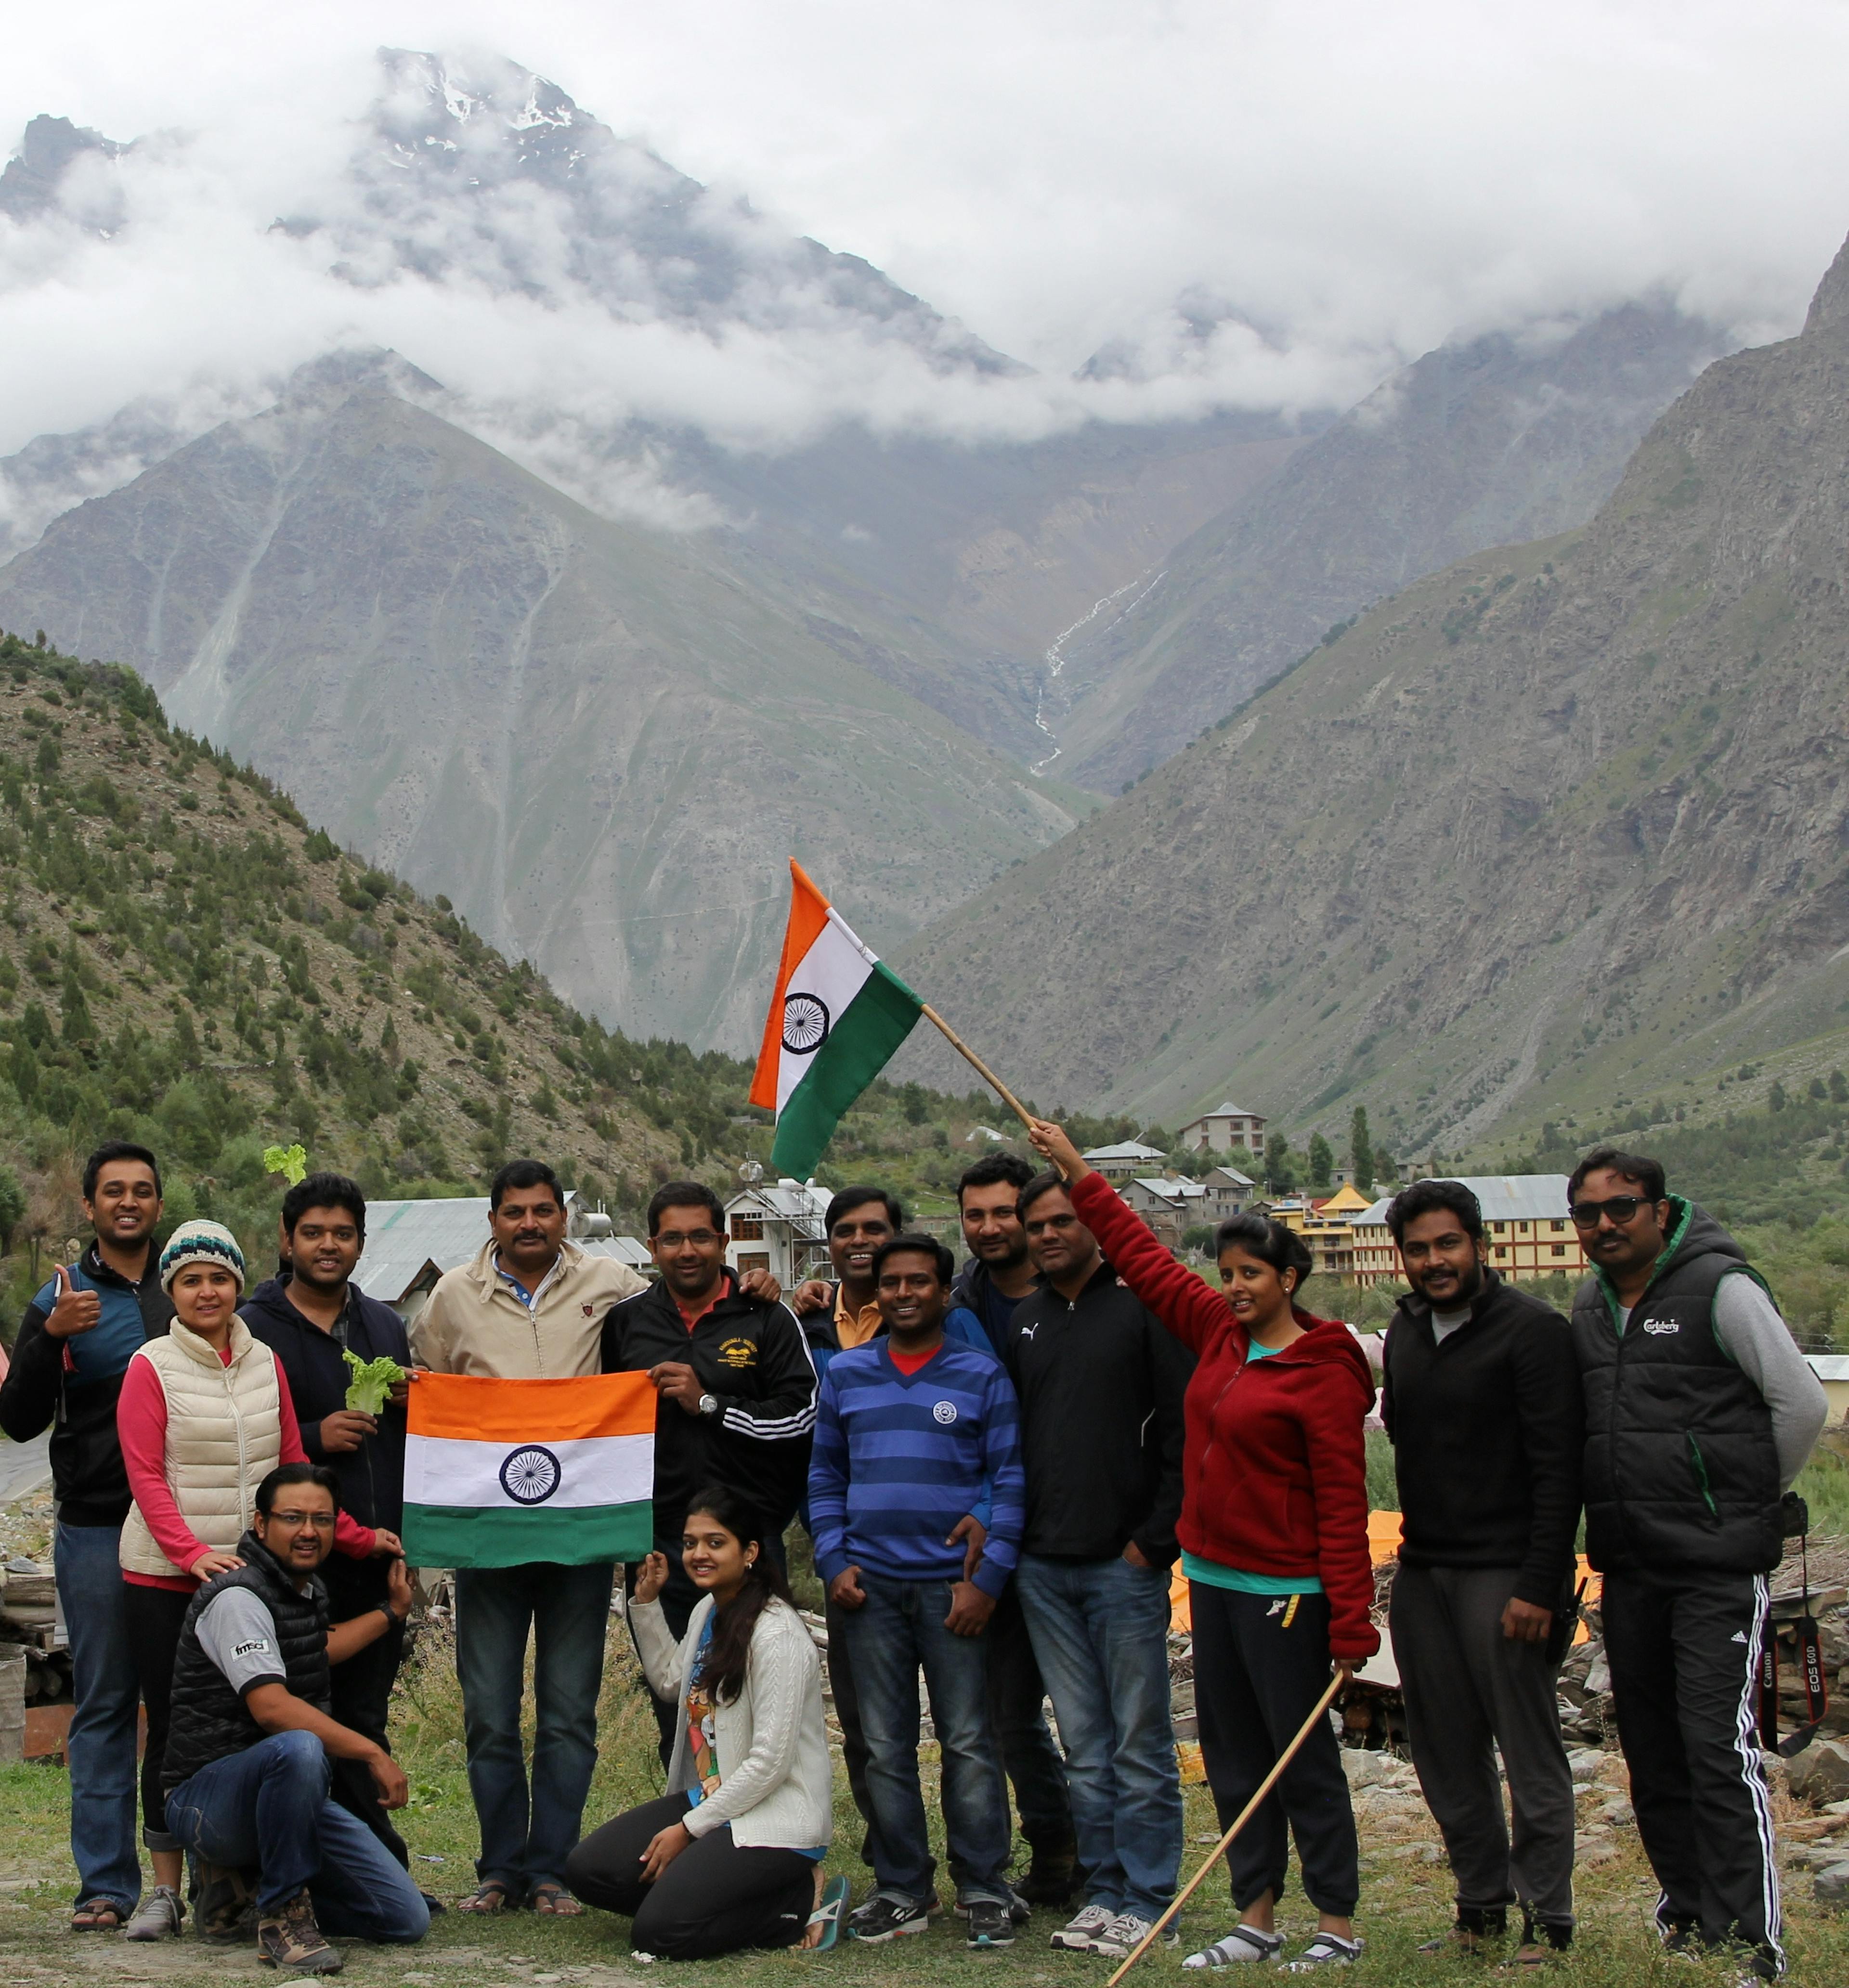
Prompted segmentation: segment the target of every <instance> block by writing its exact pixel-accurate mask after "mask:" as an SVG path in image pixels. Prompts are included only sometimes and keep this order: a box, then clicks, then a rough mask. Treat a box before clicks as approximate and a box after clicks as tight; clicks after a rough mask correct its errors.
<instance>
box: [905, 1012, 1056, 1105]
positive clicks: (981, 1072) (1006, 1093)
mask: <svg viewBox="0 0 1849 1988" xmlns="http://www.w3.org/2000/svg"><path fill="white" fill-rule="evenodd" d="M924 1018H925V1019H926V1020H927V1021H929V1022H935V1023H936V1024H937V1025H938V1027H939V1028H940V1029H942V1030H943V1032H944V1036H945V1040H946V1041H947V1042H948V1043H949V1044H950V1046H951V1047H952V1049H953V1050H955V1051H956V1052H957V1053H958V1055H959V1056H961V1057H967V1058H968V1060H969V1061H970V1063H972V1064H973V1065H974V1066H975V1072H976V1074H977V1075H978V1076H979V1077H981V1078H982V1081H983V1082H984V1083H985V1084H987V1085H988V1086H989V1088H990V1089H991V1090H993V1091H995V1092H997V1093H998V1094H999V1096H1000V1097H1001V1100H1002V1103H1003V1104H1006V1106H1007V1107H1008V1108H1009V1111H1012V1113H1013V1114H1014V1115H1015V1116H1016V1117H1017V1118H1018V1119H1019V1120H1020V1121H1021V1123H1022V1124H1023V1125H1032V1124H1033V1119H1032V1118H1030V1117H1029V1116H1028V1114H1027V1112H1026V1109H1025V1107H1023V1104H1022V1103H1021V1100H1019V1098H1018V1097H1016V1095H1015V1094H1014V1093H1013V1092H1012V1090H1009V1087H1007V1085H1006V1084H1004V1083H1003V1082H1002V1080H1001V1079H1000V1078H999V1077H997V1076H996V1075H995V1072H994V1071H993V1070H991V1069H990V1068H989V1066H988V1064H987V1063H985V1062H984V1061H983V1060H982V1058H981V1057H979V1056H978V1055H977V1054H976V1053H975V1050H972V1048H971V1047H970V1046H969V1045H968V1043H966V1042H965V1041H964V1040H963V1038H962V1036H959V1035H958V1033H957V1032H956V1030H955V1029H953V1028H952V1026H950V1024H949V1023H948V1022H947V1021H945V1019H944V1017H943V1016H941V1015H940V1014H939V1013H938V1011H937V1009H935V1008H934V1007H932V1006H931V1003H930V1002H925V1003H924Z"/></svg>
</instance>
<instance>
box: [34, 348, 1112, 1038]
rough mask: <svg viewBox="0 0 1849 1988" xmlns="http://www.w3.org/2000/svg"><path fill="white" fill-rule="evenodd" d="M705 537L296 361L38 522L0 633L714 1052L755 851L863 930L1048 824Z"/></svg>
mask: <svg viewBox="0 0 1849 1988" xmlns="http://www.w3.org/2000/svg"><path fill="white" fill-rule="evenodd" d="M725 553H726V547H725V544H724V543H723V542H719V541H715V539H712V537H710V536H690V535H687V534H674V533H668V532H659V531H649V530H646V529H643V528H641V527H639V526H633V525H630V526H624V525H620V524H617V523H613V522H610V521H609V520H607V519H601V518H599V517H597V516H594V515H593V514H592V513H591V512H589V511H587V510H586V509H584V508H583V506H581V505H577V504H576V503H573V502H572V501H571V500H570V499H568V498H566V497H565V496H563V495H561V494H560V493H559V492H557V491H556V490H554V489H551V488H550V487H549V486H548V485H546V484H543V483H542V482H539V480H538V479H537V478H534V477H532V476H531V475H529V474H528V473H527V472H525V471H524V470H522V469H520V468H518V467H517V466H516V465H514V464H513V463H512V462H509V461H508V460H507V458H505V457H503V456H500V455H497V454H496V453H495V451H492V450H491V449H489V448H487V447H486V446H485V445H484V444H482V443H481V442H479V441H476V440H475V439H474V438H472V437H471V436H469V435H467V434H464V433H463V432H462V431H461V430H459V429H457V428H453V427H451V426H450V425H449V424H447V423H446V422H445V421H442V420H441V418H438V416H436V415H434V414H431V413H428V412H427V411H424V409H422V408H420V407H416V406H414V405H413V404H411V403H410V402H409V401H406V400H404V399H403V398H401V397H400V396H399V395H398V394H395V393H394V392H393V391H390V387H388V386H387V385H386V384H382V383H381V382H380V381H379V380H376V379H369V378H366V377H362V378H360V380H357V381H355V380H350V379H347V378H343V377H339V376H338V374H334V375H333V376H332V377H330V375H328V374H326V373H323V374H321V375H320V376H319V377H309V378H305V379H304V380H302V381H301V382H299V385H298V391H296V393H295V394H293V395H292V397H290V398H289V399H288V400H287V401H285V402H284V403H283V404H281V405H280V406H279V407H276V408H275V409H273V410H272V411H270V412H269V413H268V414H264V415H262V416H259V417H255V418H252V419H248V420H245V421H235V422H232V423H228V424H225V425H223V426H221V428H217V429H215V430H214V431H212V432H211V434H208V435H206V436H205V437H203V438H201V439H200V440H199V441H195V442H193V443H191V444H189V445H187V446H186V447H185V448H182V449H181V450H180V451H177V453H176V454H174V455H172V456H170V457H169V458H167V460H166V461H165V462H162V463H161V464H159V465H157V466H156V467H155V468H153V469H151V470H149V471H147V472H145V473H144V475H141V476H140V477H139V478H137V480H136V481H135V482H134V483H132V484H130V485H128V486H127V488H126V489H123V490H120V491H117V492H114V493H113V494H112V495H110V496H108V497H106V498H103V499H96V500H95V501H93V502H90V503H88V504H86V505H83V506H82V507H80V508H79V509H78V510H77V511H76V512H71V513H69V514H68V515H67V516H65V517H63V518H61V519H58V520H57V521H56V522H55V523H54V524H53V525H52V527H51V528H50V529H49V531H48V532H46V536H45V537H44V538H43V539H42V540H41V541H40V543H39V544H38V545H37V546H35V547H34V548H33V549H32V550H31V551H30V552H29V553H25V554H23V555H22V556H21V557H19V558H18V559H16V560H14V561H13V562H12V563H11V564H10V565H8V566H7V567H6V568H5V570H3V571H0V622H3V623H4V624H5V625H8V626H13V627H26V628H45V629H46V630H48V631H50V632H51V634H52V637H53V638H54V640H56V641H58V642H59V644H63V645H64V646H66V647H69V648H70V649H72V650H73V651H78V652H79V653H83V654H92V655H97V656H101V657H103V658H106V659H108V660H110V661H123V662H125V663H127V664H130V666H131V667H132V668H134V669H136V670H137V671H139V672H140V674H142V675H144V677H145V678H147V680H148V681H150V683H151V684H153V685H154V687H155V688H156V689H157V691H159V692H160V693H161V695H162V697H163V698H164V699H165V700H166V701H167V704H168V705H169V707H170V708H171V711H172V712H173V713H174V717H175V718H176V719H177V720H178V721H179V722H182V723H184V724H186V725H189V726H190V727H191V728H192V729H195V730H197V731H199V732H203V733H205V734H208V735H210V736H211V738H212V739H214V740H215V742H221V743H223V744H225V745H228V746H229V747H230V748H231V749H232V750H233V751H234V752H236V753H237V754H238V755H239V756H248V758H249V759H251V760H252V762H254V763H255V765H256V766H258V767H259V769H262V770H263V771H265V772H266V773H269V774H271V775H272V776H275V777H277V778H279V779H286V781H287V782H288V783H289V785H290V786H291V788H292V791H293V792H294V793H296V795H297V796H299V800H300V801H301V803H302V804H303V806H305V807H306V808H307V809H309V810H310V811H311V812H312V813H313V814H314V815H315V816H316V818H318V819H319V820H325V821H326V823H328V825H329V826H330V828H331V829H332V830H333V831H334V832H335V833H336V835H337V836H339V837H340V838H341V839H342V840H345V841H348V842H350V843H352V844H355V845H356V846H358V847H363V848H365V849H367V850H368V851H369V852H370V853H371V854H373V855H374V857H375V859H376V860H378V861H380V862H381V863H384V864H388V865H390V866H391V867H394V868H395V869H397V871H400V872H401V874H404V875H406V876H407V877H410V878H411V880H412V881H414V882H415V883H416V884H418V885H419V886H420V887H424V888H427V889H433V890H434V889H436V888H438V887H442V888H445V889H446V890H447V891H448V892H449V893H450V894H451V895H452V896H453V897H454V898H455V901H457V902H458V904H461V906H463V908H464V909H465V911H466V912H467V913H468V915H469V916H470V917H471V918H472V920H474V921H475V923H476V924H477V925H478V928H479V929H480V930H481V931H482V932H483V933H484V935H485V936H486V937H487V938H488V939H489V940H490V942H492V943H494V944H495V945H499V946H501V947H502V948H505V950H507V951H508V952H510V953H512V954H516V955H522V956H524V957H526V958H531V959H532V960H533V961H534V962H536V964H537V965H539V966H540V967H541V968H542V969H543V970H544V971H545V972H546V973H548V974H549V975H550V976H551V977H552V978H553V979H554V980H555V981H556V982H557V984H558V985H559V986H560V987H561V989H563V991H565V992H566V993H567V994H568V995H569V996H570V998H571V999H573V1000H575V1001H576V1002H580V1004H582V1005H583V1006H585V1007H586V1008H588V1009H593V1011H594V1012H596V1013H598V1014H600V1015H601V1016H603V1017H604V1018H605V1019H607V1020H608V1021H610V1022H611V1023H613V1024H617V1025H620V1026H622V1027H624V1029H627V1031H628V1032H629V1033H631V1034H632V1035H635V1036H649V1035H654V1034H668V1033H674V1034H676V1035H678V1036H682V1037H691V1038H692V1039H693V1040H696V1041H698V1042H700V1043H708V1044H710V1043H721V1044H725V1045H728V1046H734V1047H737V1048H740V1049H742V1048H744V1047H745V1046H748V1045H749V1043H751V1042H752V1041H753V1040H755V1036H756V1033H757V1032H758V1029H759V1027H760V1026H761V1025H762V1014H761V1003H762V988H763V986H764V985H765V984H766V982H767V976H768V973H769V962H774V959H775V957H776V947H777V945H778V943H779V940H780V935H781V932H782V929H783V917H784V911H785V903H784V897H785V892H784V887H783V879H784V877H785V875H786V871H785V869H784V859H785V857H786V854H789V853H791V852H794V853H796V854H798V855H799V856H800V857H802V858H803V860H804V861H805V862H806V863H807V864H810V865H811V866H812V867H813V869H814V871H815V874H816V875H818V876H822V877H828V878H829V879H830V882H831V885H832V887H833V888H834V889H835V890H836V891H837V893H838V894H839V896H840V900H841V901H842V903H843V906H844V908H847V909H848V910H849V911H850V915H858V916H861V917H864V918H868V921H869V928H870V930H878V931H882V932H884V933H885V934H887V935H889V937H897V936H899V935H902V934H903V933H904V932H905V931H909V930H911V929H914V928H916V927H917V926H918V925H921V924H923V923H924V922H925V921H927V920H928V919H929V918H931V917H934V916H935V915H938V914H939V913H941V912H942V911H946V910H948V908H950V907H951V906H952V904H956V903H958V902H959V901H962V899H963V898H965V897H966V896H968V894H969V893H970V892H971V891H973V890H974V889H975V888H976V887H979V885H980V884H982V882H984V881H986V880H987V878H988V877H990V876H992V874H994V873H995V871H996V870H997V869H998V868H999V867H1001V866H1002V864H1005V863H1006V862H1007V861H1008V860H1010V858H1011V857H1013V856H1015V855H1017V854H1023V853H1026V852H1028V851H1030V850H1033V849H1035V848H1036V847H1040V846H1042V845H1043V844H1046V843H1047V842H1049V841H1050V840H1053V837H1055V836H1056V835H1058V834H1059V833H1062V832H1063V830H1065V829H1066V828H1067V827H1070V825H1071V823H1072V821H1073V819H1074V813H1073V811H1072V810H1070V809H1068V808H1067V807H1066V806H1063V805H1061V803H1060V801H1059V800H1058V799H1057V798H1056V795H1055V794H1054V793H1052V792H1050V791H1048V790H1046V789H1043V787H1042V786H1040V784H1039V783H1035V782H1033V781H1032V780H1030V779H1028V778H1027V777H1026V776H1025V775H1024V774H1023V773H1022V772H1021V771H1020V770H1019V768H1018V767H1016V766H1012V765H1010V764H1009V762H1006V761H1005V760H1004V759H1002V758H1001V757H999V756H998V755H996V754H995V753H994V752H991V751H989V750H987V749H985V748H984V747H983V746H982V745H979V744H978V743H977V742H975V740H973V739H971V738H970V737H969V736H968V735H967V734H966V733H964V732H960V731H958V729H955V728H954V727H953V726H952V725H951V724H949V723H948V722H946V721H945V719H943V718H941V717H939V716H938V715H936V714H935V713H934V712H931V711H929V710H928V709H926V708H924V706H923V705H921V704H920V703H918V702H916V701H915V700H914V699H913V698H910V697H908V696H907V695H905V694H904V692H903V691H900V690H897V689H895V688H893V687H892V685H891V683H890V682H889V681H886V680H884V676H883V674H876V672H875V671H874V669H873V668H870V667H868V666H867V652H868V651H881V652H883V653H884V654H885V655H886V656H887V658H888V659H889V661H890V658H891V657H892V656H894V655H895V654H897V655H909V656H911V657H912V658H917V656H918V643H917V641H915V640H914V639H913V637H912V634H911V631H902V630H901V629H899V628H897V627H894V626H893V625H891V624H887V623H886V622H884V621H883V620H881V619H879V618H878V617H877V611H876V613H875V614H871V615H870V614H866V613H864V612H861V611H859V610H857V609H850V608H849V607H845V606H843V603H841V602H840V601H839V600H833V599H830V598H826V597H819V596H816V595H815V594H813V593H803V592H800V591H799V590H796V589H793V588H788V587H786V588H785V589H784V590H783V592H782V593H780V594H779V593H773V592H772V591H771V590H769V588H768V587H766V586H762V585H759V584H756V583H754V580H753V578H752V575H751V574H750V573H749V572H748V571H747V570H745V569H743V568H742V567H741V566H739V565H738V564H735V563H732V562H729V561H728V559H727V558H726V556H725ZM888 673H891V672H890V671H889V672H888ZM875 913H877V917H874V916H871V915H873V914H875Z"/></svg>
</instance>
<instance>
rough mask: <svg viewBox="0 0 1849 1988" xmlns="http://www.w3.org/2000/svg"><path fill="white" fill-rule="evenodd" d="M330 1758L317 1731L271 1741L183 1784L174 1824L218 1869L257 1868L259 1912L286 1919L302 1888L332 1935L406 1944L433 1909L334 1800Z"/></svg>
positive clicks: (419, 1933) (171, 1814)
mask: <svg viewBox="0 0 1849 1988" xmlns="http://www.w3.org/2000/svg"><path fill="white" fill-rule="evenodd" d="M329 1785H330V1775H329V1772H328V1765H327V1755H326V1753H325V1751H324V1750H323V1748H322V1745H321V1742H320V1741H319V1739H316V1737H315V1736H314V1734H313V1733H271V1734H270V1735H269V1737H268V1738H267V1739H259V1741H258V1742H257V1743H256V1745H255V1746H247V1747H246V1748H245V1750H244V1751H243V1752H242V1753H228V1754H227V1755H226V1756H225V1758H224V1759H223V1760H214V1761H213V1762H212V1763H211V1765H210V1766H209V1767H201V1769H200V1770H199V1771H198V1773H196V1774H194V1775H192V1776H191V1777H190V1778H189V1779H188V1780H184V1781H182V1782H181V1783H180V1785H179V1786H178V1787H177V1788H175V1789H174V1791H173V1793H172V1794H171V1795H169V1796H168V1797H167V1827H168V1828H169V1829H171V1831H173V1833H174V1835H175V1836H177V1838H179V1839H180V1841H181V1844H183V1845H184V1848H187V1849H188V1850H190V1851H193V1852H194V1854H196V1855H198V1856H200V1857H204V1858H207V1859H208V1860H209V1861H211V1862H212V1863H214V1864H235V1865H242V1866H244V1867H245V1868H249V1867H250V1866H252V1865H255V1866H256V1867H257V1868H258V1870H259V1873H260V1875H259V1878H258V1881H257V1910H258V1912H259V1913H261V1914H263V1915H265V1916H268V1915H271V1914H273V1913H275V1912H278V1911H279V1910H280V1909H282V1906H284V1905H286V1904H287V1903H288V1902H289V1900H290V1899H291V1898H293V1897H294V1896H295V1895H296V1893H297V1892H299V1891H300V1890H301V1889H302V1888H303V1886H304V1885H306V1886H307V1888H308V1892H309V1896H310V1897H311V1898H313V1901H314V1905H315V1919H316V1924H318V1925H319V1927H320V1929H321V1930H322V1931H323V1932H324V1933H338V1934H344V1935H346V1936H350V1937H352V1938H354V1939H378V1940H391V1941H394V1942H399V1943H401V1944H408V1943H409V1942H411V1941H412V1940H418V1939H422V1938H423V1937H424V1935H425V1934H426V1933H427V1932H429V1930H430V1908H429V1906H428V1905H426V1904H425V1903H424V1899H423V1897H422V1895H421V1893H420V1892H418V1890H417V1886H416V1885H414V1884H413V1883H412V1882H411V1879H410V1878H409V1877H408V1876H407V1875H406V1873H405V1871H404V1868H403V1867H402V1866H401V1865H400V1864H399V1863H398V1862H397V1860H396V1859H395V1858H394V1857H393V1856H392V1855H391V1854H390V1852H389V1851H387V1849H386V1848H385V1846H384V1844H382V1843H381V1842H380V1841H379V1839H378V1838H377V1837H376V1836H375V1835H374V1834H373V1833H372V1831H370V1829H368V1828H367V1826H366V1825H365V1824H364V1823H363V1822H362V1821H360V1819H359V1817H357V1816H355V1815H351V1814H349V1813H348V1812H347V1810H345V1809H343V1808H342V1807H340V1804H339V1803H337V1802H336V1801H333V1800H331V1799H330V1797H329V1795H328V1792H327V1790H328V1787H329Z"/></svg>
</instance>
